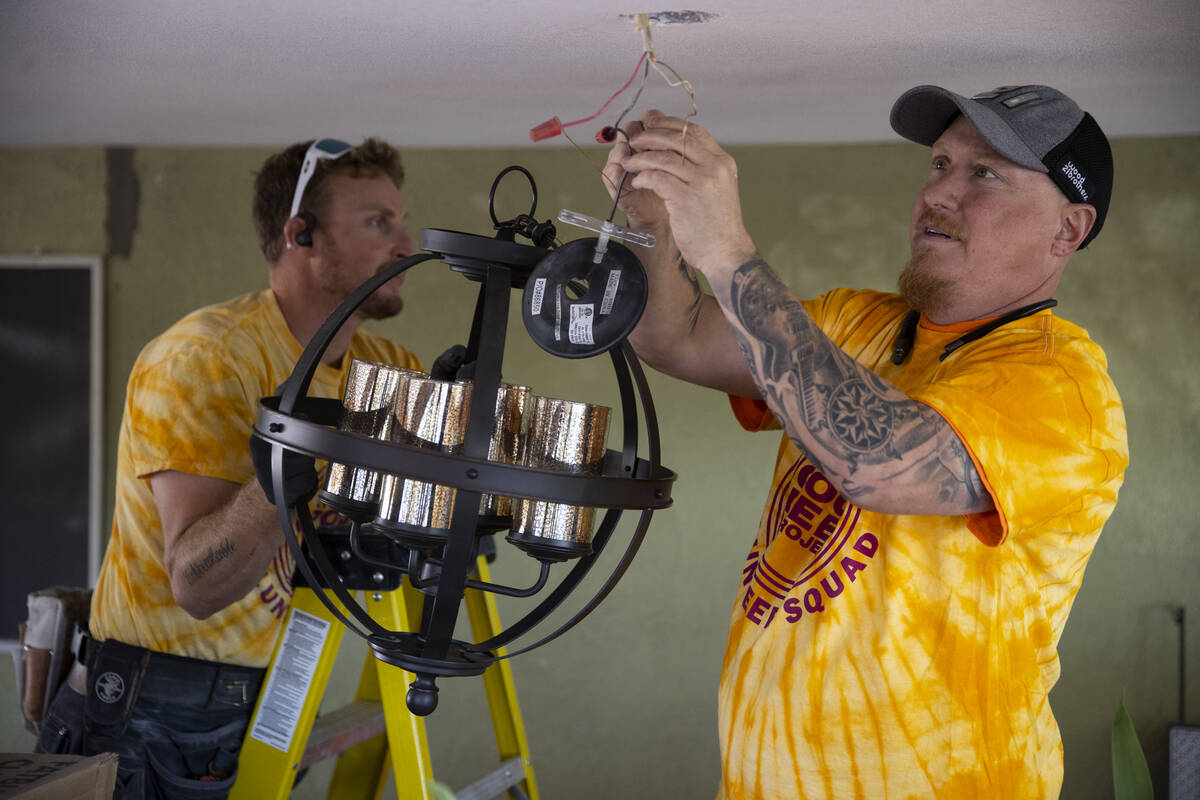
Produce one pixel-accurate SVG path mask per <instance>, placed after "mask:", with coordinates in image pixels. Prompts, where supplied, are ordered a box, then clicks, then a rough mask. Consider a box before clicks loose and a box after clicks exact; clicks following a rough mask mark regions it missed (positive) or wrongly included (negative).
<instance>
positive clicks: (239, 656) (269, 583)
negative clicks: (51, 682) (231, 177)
mask: <svg viewBox="0 0 1200 800" xmlns="http://www.w3.org/2000/svg"><path fill="white" fill-rule="evenodd" d="M301 353H302V348H301V347H300V344H299V343H298V342H297V341H296V339H295V337H293V336H292V334H291V331H290V330H289V329H288V327H287V323H286V321H285V320H284V318H283V314H282V313H281V312H280V310H279V305H278V302H277V301H276V299H275V295H274V293H273V292H271V291H270V290H269V289H268V290H265V291H262V292H255V293H251V294H247V295H243V296H241V297H237V298H234V299H233V300H230V301H228V302H225V303H220V304H218V305H213V306H208V307H206V308H202V309H200V310H198V311H195V312H193V313H191V314H189V315H188V316H186V317H184V318H183V319H182V320H180V321H179V322H177V323H176V324H175V325H173V326H172V327H171V328H169V329H168V330H167V331H166V332H165V333H163V334H162V335H161V336H159V337H158V338H156V339H154V340H153V341H151V342H150V343H149V344H147V345H146V347H145V348H144V349H143V350H142V352H141V355H139V356H138V359H137V362H136V363H135V364H134V367H133V371H132V372H131V374H130V377H129V384H128V387H127V389H126V397H125V409H124V414H123V416H122V419H121V432H120V439H119V441H118V445H117V479H116V503H115V508H114V512H113V527H112V538H111V539H110V540H109V544H108V550H107V552H106V553H105V557H104V563H103V565H102V567H101V570H100V577H99V580H98V581H97V584H96V589H95V593H94V596H93V600H92V616H91V630H92V634H93V635H94V636H95V637H96V638H97V639H102V640H103V639H109V638H113V639H117V640H119V641H122V642H126V643H128V644H133V645H138V646H140V647H146V648H149V649H151V650H157V651H160V652H165V653H173V654H175V655H181V656H189V657H192V658H203V659H208V660H211V661H222V662H226V663H232V664H241V665H245V666H255V667H262V666H266V664H267V662H268V661H269V660H270V656H271V651H272V649H273V648H274V645H275V641H276V639H277V638H278V634H279V630H280V625H281V624H282V621H283V617H284V615H285V613H286V611H287V608H288V605H289V603H290V601H291V594H292V571H293V567H294V561H293V559H292V555H291V552H290V551H289V550H288V549H287V545H286V544H284V545H282V546H281V547H280V549H279V552H278V553H277V554H276V556H275V559H274V560H273V561H272V563H271V566H270V568H269V570H268V571H267V574H266V575H264V576H263V578H262V580H260V581H259V583H258V585H257V586H256V587H255V588H254V589H253V590H251V591H250V592H249V593H248V594H246V596H245V597H243V598H242V599H240V600H238V601H237V602H235V603H233V604H231V605H229V606H227V607H226V608H224V609H222V610H221V611H219V612H217V613H216V614H214V615H213V616H211V617H209V618H208V619H205V620H197V619H194V618H193V617H192V616H191V615H189V614H188V613H187V612H186V611H184V610H183V609H182V608H180V607H179V606H178V605H177V604H176V603H175V600H174V598H173V596H172V594H171V584H170V580H169V578H168V576H167V571H166V569H165V567H164V566H163V534H162V524H161V522H160V520H159V516H158V507H157V506H156V505H155V502H154V495H153V494H152V493H151V491H150V480H149V476H150V475H151V474H152V473H155V472H159V471H162V470H178V471H180V472H188V473H192V474H195V475H205V476H208V477H212V478H222V479H224V480H228V481H233V482H234V483H238V484H242V483H246V482H247V481H250V480H253V479H254V466H253V464H252V463H251V460H250V450H249V445H248V443H247V442H248V440H249V436H250V432H251V429H252V428H253V425H254V420H255V419H256V418H257V416H258V401H259V399H260V398H262V397H265V396H267V395H270V394H273V393H274V392H275V389H276V388H277V387H278V386H279V385H280V384H281V383H283V381H284V380H286V379H287V378H288V376H289V375H291V373H292V369H293V368H294V367H295V365H296V362H297V361H298V360H299V359H300V355H301ZM352 358H360V359H366V360H371V361H382V362H385V363H390V364H396V365H399V366H405V367H410V368H413V369H420V368H421V365H420V363H419V362H418V360H417V358H416V357H415V356H414V355H412V354H411V353H409V352H408V351H407V350H404V349H403V348H401V347H398V346H396V345H394V344H392V343H391V342H389V341H387V340H386V339H383V338H381V337H378V336H374V335H371V334H368V333H366V332H363V331H358V332H357V333H356V334H355V336H354V338H353V340H352V341H351V344H350V349H349V352H348V354H347V356H346V357H345V358H343V359H342V364H341V368H340V369H335V368H334V367H331V366H328V365H325V364H322V365H320V366H319V367H318V368H317V371H316V374H315V375H314V376H313V380H312V383H311V385H310V387H309V391H308V394H309V395H310V396H314V397H341V396H342V390H343V388H344V386H345V379H346V373H347V370H348V367H349V364H350V360H351V359H352ZM313 508H314V516H315V518H316V523H317V525H318V527H336V526H337V525H339V524H342V523H344V520H341V519H340V518H339V517H337V515H336V514H334V513H333V512H332V511H330V510H328V509H325V508H324V507H323V506H321V507H318V506H317V504H316V503H315V501H314V504H313Z"/></svg>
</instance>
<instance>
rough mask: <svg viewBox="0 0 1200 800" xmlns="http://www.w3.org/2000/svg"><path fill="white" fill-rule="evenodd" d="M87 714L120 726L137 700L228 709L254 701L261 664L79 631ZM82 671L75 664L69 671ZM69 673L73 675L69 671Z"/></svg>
mask: <svg viewBox="0 0 1200 800" xmlns="http://www.w3.org/2000/svg"><path fill="white" fill-rule="evenodd" d="M81 654H82V656H81V664H82V665H84V666H86V671H84V676H83V677H84V680H85V681H86V683H85V687H86V688H85V691H84V692H83V694H84V705H85V707H86V708H87V716H88V719H91V720H93V721H95V722H98V723H101V724H105V725H115V726H118V727H119V728H120V729H122V730H123V729H124V726H125V724H126V723H127V722H128V719H129V713H130V711H131V709H132V708H133V707H134V705H136V704H137V703H138V701H139V700H151V701H152V700H156V699H157V700H162V701H170V702H172V703H179V704H184V705H191V706H198V707H206V708H210V709H221V710H227V709H230V708H241V709H245V710H246V712H247V713H249V712H250V710H251V709H252V708H253V706H254V702H255V700H257V698H258V692H259V689H261V688H262V682H263V678H264V677H265V676H266V672H267V671H266V669H264V668H261V667H243V666H238V665H236V664H223V663H220V662H217V661H205V660H203V659H198V658H188V657H186V656H177V655H172V654H170V653H160V652H158V651H155V650H147V649H146V648H144V647H137V646H135V645H130V644H125V643H124V642H119V641H117V640H115V639H106V640H105V641H103V642H98V641H96V640H95V639H92V638H91V637H90V636H84V637H83V646H82V648H81ZM80 671H82V670H81V667H80V666H76V668H75V670H74V673H78V672H80ZM73 678H74V679H75V680H78V677H77V676H76V675H74V674H73Z"/></svg>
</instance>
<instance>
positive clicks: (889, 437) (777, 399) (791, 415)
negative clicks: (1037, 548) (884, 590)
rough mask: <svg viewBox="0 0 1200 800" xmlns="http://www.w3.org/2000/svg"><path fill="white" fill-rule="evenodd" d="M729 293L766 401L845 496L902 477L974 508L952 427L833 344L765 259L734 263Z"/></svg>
mask: <svg viewBox="0 0 1200 800" xmlns="http://www.w3.org/2000/svg"><path fill="white" fill-rule="evenodd" d="M729 292H730V299H729V308H730V311H731V314H730V317H731V319H730V321H731V323H732V327H733V331H734V336H735V337H736V339H737V342H738V345H739V347H740V348H741V351H742V355H743V356H744V357H745V359H746V363H747V365H749V367H750V372H751V374H752V375H753V377H754V380H755V382H756V383H757V384H758V387H759V390H760V391H761V392H762V395H763V399H764V400H766V402H767V405H768V406H770V408H771V410H772V411H773V412H774V413H775V415H776V417H777V418H778V419H779V421H780V422H781V423H782V424H783V425H784V428H785V429H786V430H787V433H788V436H789V438H791V440H792V441H793V442H794V443H795V444H796V445H797V446H798V447H800V448H801V449H803V450H804V451H805V452H806V453H807V454H808V455H809V456H810V457H811V458H812V459H813V460H814V461H815V462H816V463H817V465H818V466H819V467H820V469H821V471H822V472H825V473H826V474H828V475H839V476H841V477H842V478H843V480H842V488H843V491H844V492H845V493H846V494H847V495H848V496H849V498H850V499H851V500H854V499H856V498H858V499H862V498H865V497H866V496H867V495H869V494H870V493H871V492H872V491H873V490H874V489H873V486H874V484H875V483H877V482H878V481H879V480H880V479H881V478H882V479H887V478H892V477H897V478H899V477H902V479H903V480H905V482H917V483H920V485H922V486H924V487H931V488H932V489H933V490H934V492H933V495H934V497H935V498H936V500H937V502H938V503H939V504H940V505H945V506H949V507H962V508H974V507H976V506H977V505H978V504H979V502H980V500H981V498H982V497H983V495H984V492H985V489H984V487H983V482H982V480H981V479H980V477H979V474H978V471H977V470H976V469H975V465H974V462H972V461H971V457H970V455H969V454H968V453H967V450H966V448H965V447H964V446H963V444H962V442H961V441H960V440H959V438H958V436H957V434H955V433H954V431H953V429H952V428H951V427H950V425H949V423H947V422H946V421H945V420H944V419H943V418H942V417H941V416H940V415H939V414H938V413H937V412H936V411H934V410H933V409H932V408H930V407H928V406H926V405H924V404H923V403H918V402H916V401H914V400H911V399H910V398H909V397H908V396H907V395H905V394H904V393H903V392H901V391H900V390H898V389H896V388H895V387H894V386H892V385H890V384H889V383H887V382H885V381H884V380H883V379H882V378H880V377H879V376H878V375H876V374H875V373H873V372H871V371H870V370H869V369H867V368H866V367H864V366H863V365H861V364H859V363H858V362H856V361H855V360H854V359H853V358H851V357H850V356H849V355H847V354H846V353H845V352H843V351H842V350H841V349H840V348H839V347H837V345H835V344H834V343H833V342H832V341H830V340H829V338H828V337H827V336H825V334H824V333H823V332H822V331H821V330H820V328H818V327H817V325H816V323H815V322H813V320H812V318H811V317H810V316H809V315H808V313H807V312H805V310H804V308H803V306H801V305H800V302H799V301H798V300H796V298H795V296H794V295H793V294H792V293H791V291H790V290H789V289H788V288H787V286H786V285H784V284H783V282H782V281H780V280H779V278H778V276H776V274H775V272H774V271H773V270H772V269H771V268H770V266H768V265H767V263H766V262H765V261H764V260H763V259H762V258H761V257H759V256H756V257H755V258H753V259H751V260H750V261H747V262H746V263H745V264H742V265H741V266H740V267H738V269H737V270H736V271H735V272H734V274H733V279H732V284H731V286H730V290H729ZM868 467H869V468H870V474H871V476H872V477H871V479H870V480H867V479H866V478H865V476H863V474H862V473H863V470H864V468H868Z"/></svg>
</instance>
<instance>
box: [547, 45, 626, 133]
mask: <svg viewBox="0 0 1200 800" xmlns="http://www.w3.org/2000/svg"><path fill="white" fill-rule="evenodd" d="M645 60H646V52H645V51H642V57H641V58H639V59H638V62H637V64H636V65H635V66H634V68H633V74H632V75H630V76H629V80H627V81H625V85H624V86H622V87H621V88H620V89H617V90H616V91H615V92H613V96H612V97H610V98H608V102H606V103H605V104H604V105H602V106H600V110H599V111H597V112H596V113H595V114H592V115H591V116H590V117H584V118H583V119H577V120H575V121H574V122H564V123H563V124H562V126H563V127H564V128H566V127H568V126H570V125H579V124H580V123H583V122H590V121H592V120H594V119H595V118H596V117H598V116H600V115H601V114H603V113H604V109H606V108H608V106H609V104H610V103H612V101H613V100H616V99H617V95H619V94H620V93H621V92H623V91H625V90H626V89H628V88H629V87H630V85H632V84H633V79H634V78H636V77H637V75H638V70H639V69H641V68H642V62H643V61H645Z"/></svg>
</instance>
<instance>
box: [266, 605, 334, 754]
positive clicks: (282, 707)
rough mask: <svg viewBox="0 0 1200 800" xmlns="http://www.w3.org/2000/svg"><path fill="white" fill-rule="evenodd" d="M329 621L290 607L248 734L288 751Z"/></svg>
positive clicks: (327, 633) (323, 644)
mask: <svg viewBox="0 0 1200 800" xmlns="http://www.w3.org/2000/svg"><path fill="white" fill-rule="evenodd" d="M330 624H331V623H330V622H329V621H328V620H323V619H321V618H320V617H314V616H313V615H312V614H307V613H305V612H303V611H301V610H299V609H296V608H293V609H292V616H291V618H290V619H289V620H288V624H287V628H286V629H285V630H284V632H283V642H281V643H280V645H279V654H278V655H276V656H275V663H274V665H273V666H272V668H271V673H270V677H268V678H267V685H266V688H264V689H263V699H262V703H261V704H260V705H259V707H258V713H257V714H256V715H255V717H254V723H253V726H252V727H251V728H250V737H251V738H253V739H257V740H258V741H260V742H262V743H263V744H267V745H270V746H271V747H274V748H275V749H277V750H282V751H283V752H285V753H286V752H287V751H288V749H289V748H290V747H291V746H292V735H293V734H294V733H295V731H296V726H297V724H298V723H299V721H300V712H301V711H302V710H303V708H304V701H305V699H306V698H307V697H308V689H309V687H310V686H311V685H312V681H313V675H314V674H316V671H317V662H318V661H319V660H320V658H321V651H322V650H323V649H324V647H325V638H326V637H327V636H328V635H329V626H330Z"/></svg>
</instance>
